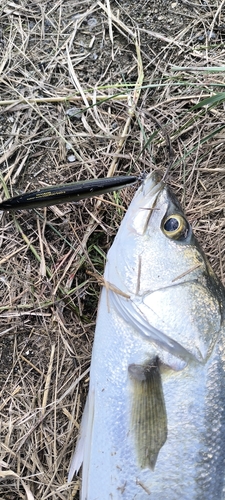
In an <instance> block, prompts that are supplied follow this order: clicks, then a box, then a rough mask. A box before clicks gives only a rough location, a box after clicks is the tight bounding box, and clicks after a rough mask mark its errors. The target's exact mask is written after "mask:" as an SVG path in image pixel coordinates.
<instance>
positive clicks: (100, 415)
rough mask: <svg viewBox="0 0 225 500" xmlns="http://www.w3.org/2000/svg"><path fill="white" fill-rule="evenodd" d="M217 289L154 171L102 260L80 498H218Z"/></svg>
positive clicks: (222, 447) (220, 293)
mask: <svg viewBox="0 0 225 500" xmlns="http://www.w3.org/2000/svg"><path fill="white" fill-rule="evenodd" d="M224 319H225V289H224V287H223V285H222V283H221V282H220V280H219V279H218V278H217V276H216V275H215V274H214V271H213V270H212V267H211V265H210V264H209V262H208V260H207V258H206V256H205V254H204V252H203V251H202V249H201V247H200V245H199V243H198V241H197V239H196V237H195V236H194V234H193V230H192V228H191V225H190V224H189V222H188V220H187V218H186V217H185V215H184V212H183V210H182V207H181V205H180V203H179V202H178V200H177V198H176V197H175V195H174V193H173V192H172V190H171V188H170V187H169V186H168V185H167V184H166V183H165V182H164V181H163V180H162V178H161V177H159V174H158V173H157V172H153V173H151V174H150V175H148V176H147V178H146V179H145V181H144V182H143V183H142V185H141V186H140V187H139V189H138V190H137V192H136V194H135V196H134V198H133V200H132V202H131V204H130V206H129V208H128V210H127V212H126V214H125V217H124V219H123V220H122V223H121V226H120V228H119V230H118V232H117V235H116V237H115V240H114V242H113V245H112V246H111V248H110V250H109V252H108V255H107V262H106V266H105V272H104V286H103V288H102V291H101V296H100V300H99V306H98V314H97V322H96V330H95V337H94V345H93V351H92V359H91V368H90V384H89V393H88V397H87V401H86V405H85V409H84V412H83V417H82V421H81V426H80V434H79V438H78V442H77V445H76V449H75V454H74V455H73V458H72V461H71V465H70V469H69V476H68V480H69V481H72V479H73V476H74V474H78V471H79V470H80V468H81V466H82V479H81V482H82V485H81V493H80V498H81V500H180V499H182V500H214V499H217V500H220V499H224V498H225V338H224Z"/></svg>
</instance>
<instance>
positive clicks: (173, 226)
mask: <svg viewBox="0 0 225 500" xmlns="http://www.w3.org/2000/svg"><path fill="white" fill-rule="evenodd" d="M178 227H179V221H178V220H177V219H175V218H174V217H171V218H170V219H167V221H166V222H165V225H164V229H165V231H170V232H171V231H176V230H177V229H178Z"/></svg>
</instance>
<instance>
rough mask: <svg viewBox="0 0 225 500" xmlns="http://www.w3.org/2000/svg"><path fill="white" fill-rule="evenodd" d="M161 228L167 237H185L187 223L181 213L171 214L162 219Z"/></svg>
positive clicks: (177, 238)
mask: <svg viewBox="0 0 225 500" xmlns="http://www.w3.org/2000/svg"><path fill="white" fill-rule="evenodd" d="M162 230H163V233H164V234H165V236H167V237H168V238H171V239H173V240H181V239H185V238H186V237H187V235H188V232H189V224H188V222H187V221H186V219H185V218H184V217H183V216H182V215H180V214H172V215H169V217H167V218H166V220H164V222H163V225H162Z"/></svg>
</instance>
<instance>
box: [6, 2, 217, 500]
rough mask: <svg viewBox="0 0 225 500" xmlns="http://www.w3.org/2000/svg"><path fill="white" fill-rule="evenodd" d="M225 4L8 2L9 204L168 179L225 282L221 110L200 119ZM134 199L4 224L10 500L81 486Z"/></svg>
mask: <svg viewBox="0 0 225 500" xmlns="http://www.w3.org/2000/svg"><path fill="white" fill-rule="evenodd" d="M109 4H110V9H109ZM223 4H224V2H220V1H213V2H211V3H210V2H208V1H201V0H194V1H193V2H191V1H190V2H189V1H188V0H181V1H172V0H171V1H166V0H165V1H163V0H161V1H158V0H157V1H154V0H149V1H144V2H141V7H140V2H135V1H131V0H130V1H122V0H121V1H118V2H115V1H111V2H108V3H107V2H105V3H104V2H102V3H101V2H96V3H93V2H88V1H85V0H83V1H80V0H79V1H78V0H77V1H76V0H74V1H62V0H59V1H58V2H50V1H49V2H48V1H40V2H39V1H36V2H32V1H30V0H27V1H26V0H24V1H22V0H21V1H19V0H18V1H14V2H9V1H5V0H3V1H2V2H1V6H0V19H1V26H0V50H1V61H0V99H1V101H0V135H1V144H0V149H1V152H0V168H1V181H2V190H1V195H2V199H3V198H4V197H6V196H7V195H8V194H9V195H11V194H17V193H19V192H22V191H31V190H32V189H38V188H41V187H43V186H46V185H52V184H59V183H65V182H71V181H74V180H75V179H76V180H80V179H87V178H93V177H101V176H106V175H113V174H115V175H119V174H127V173H132V174H139V173H141V172H143V171H144V170H146V171H147V172H149V171H151V170H152V169H159V170H162V171H163V172H166V171H168V176H167V179H168V182H169V183H170V184H171V185H172V186H173V188H174V190H175V192H176V193H177V195H178V196H179V198H180V200H181V202H182V204H183V206H184V207H185V208H186V214H187V216H188V218H189V220H190V222H191V223H192V225H193V227H194V229H195V232H196V234H197V236H198V238H199V240H200V242H201V243H202V246H203V248H204V250H205V252H206V254H207V255H208V257H209V259H210V261H211V263H212V266H213V268H214V269H215V270H216V271H217V273H218V274H219V275H220V277H221V278H222V279H223V278H224V274H223V273H224V271H225V257H224V248H225V232H224V227H225V217H224V188H225V179H224V172H225V167H224V162H225V146H224V98H223V97H222V96H221V99H220V100H219V98H218V100H217V102H215V105H214V107H209V105H208V104H207V103H206V104H205V105H203V106H202V107H199V108H194V106H195V105H196V104H198V103H199V102H200V101H201V100H203V99H206V98H209V97H210V96H212V95H219V94H220V93H221V92H223V91H224V63H225V50H224V38H225V6H224V5H223ZM207 67H208V70H207V71H206V70H205V69H206V68H207ZM221 68H223V71H221ZM193 108H194V109H193ZM133 193H134V188H129V189H125V190H123V191H121V192H119V193H116V194H111V195H105V196H104V199H103V200H102V201H101V202H99V200H96V199H92V200H86V201H84V202H80V203H76V204H67V205H61V206H59V207H52V208H49V209H47V210H44V209H43V210H31V211H28V212H22V211H21V212H19V213H16V214H15V216H13V215H11V214H8V213H4V214H3V213H2V214H1V233H0V245H1V247H0V248H1V256H0V273H1V274H0V296H1V305H0V316H1V328H0V352H1V365H0V377H1V401H0V419H1V420H0V425H1V444H0V446H1V469H0V477H1V470H2V471H4V476H3V477H1V483H0V496H1V497H4V499H7V500H14V499H17V498H24V499H25V498H28V495H29V494H30V495H33V496H34V498H35V499H36V500H38V499H40V500H44V499H47V498H52V499H59V498H60V499H68V498H76V499H77V498H78V490H79V479H78V478H75V481H74V482H73V484H72V485H68V484H67V472H68V467H69V463H70V460H71V454H72V450H73V449H74V444H75V442H76V437H77V432H78V428H79V422H80V418H81V415H82V411H83V407H84V402H85V398H86V394H87V389H88V376H89V375H88V373H89V372H88V370H89V364H90V356H91V346H92V340H93V334H94V328H95V319H96V310H97V303H98V298H99V291H100V278H98V276H101V275H102V273H103V270H104V264H105V258H106V253H107V250H108V248H109V246H110V244H111V243H112V241H113V238H114V236H115V234H116V231H117V229H118V227H119V225H120V222H121V219H122V217H123V214H124V210H125V209H126V208H127V206H128V205H129V202H130V200H131V198H132V196H133ZM12 474H17V476H15V475H14V476H13V475H12ZM30 498H32V496H31V497H30Z"/></svg>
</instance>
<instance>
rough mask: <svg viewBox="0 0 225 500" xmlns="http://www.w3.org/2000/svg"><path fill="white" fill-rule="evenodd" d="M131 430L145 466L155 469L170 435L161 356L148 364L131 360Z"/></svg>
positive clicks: (138, 458)
mask: <svg viewBox="0 0 225 500" xmlns="http://www.w3.org/2000/svg"><path fill="white" fill-rule="evenodd" d="M128 372H129V375H130V378H131V384H132V404H131V432H132V436H133V439H134V442H135V447H136V452H137V460H138V464H139V466H140V467H141V468H146V467H149V468H150V469H152V470H154V467H155V464H156V461H157V457H158V454H159V451H160V449H161V448H162V446H163V445H164V443H165V441H166V439H167V416H166V407H165V402H164V395H163V388H162V381H161V374H160V367H159V359H158V357H155V359H154V360H152V361H151V362H150V363H148V364H146V365H136V364H131V365H129V367H128Z"/></svg>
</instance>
